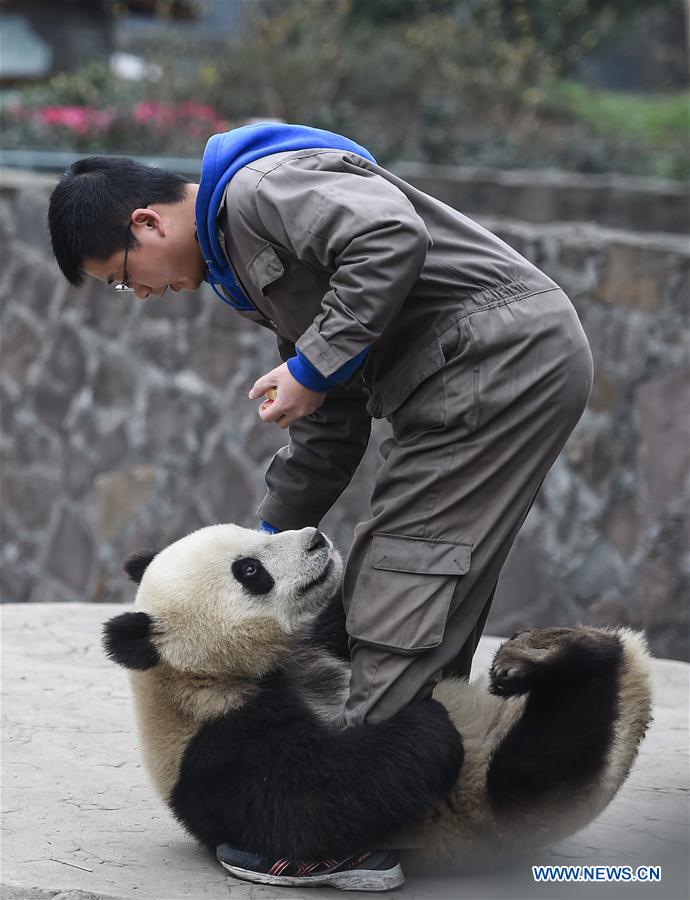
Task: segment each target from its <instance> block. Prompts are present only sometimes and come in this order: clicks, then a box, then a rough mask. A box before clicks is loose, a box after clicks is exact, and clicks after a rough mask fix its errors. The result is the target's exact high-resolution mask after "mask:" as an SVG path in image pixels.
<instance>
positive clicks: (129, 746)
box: [0, 604, 690, 900]
mask: <svg viewBox="0 0 690 900" xmlns="http://www.w3.org/2000/svg"><path fill="white" fill-rule="evenodd" d="M124 609H125V607H122V606H114V605H108V606H106V605H94V604H64V605H43V604H31V605H23V604H7V605H5V606H3V607H2V609H1V611H0V616H1V618H2V632H3V651H4V653H3V679H2V700H3V719H4V723H3V755H2V806H3V815H2V847H1V853H2V872H3V875H2V879H3V888H2V898H3V900H48V898H51V900H115V898H117V900H133V898H141V900H182V898H192V900H210V898H214V900H216V898H218V900H220V898H231V900H250V898H251V900H274V898H278V897H283V898H284V897H294V898H296V900H297V898H300V900H301V897H300V894H301V893H302V892H301V891H299V892H298V891H296V890H294V889H293V890H292V891H291V892H290V891H289V890H288V889H275V888H271V887H262V886H258V885H257V886H254V885H247V884H243V883H241V882H238V881H236V880H234V879H232V878H230V877H227V876H226V875H225V874H224V872H223V870H222V869H221V868H220V867H219V866H218V865H217V864H216V863H215V860H213V859H212V858H210V857H208V856H207V855H206V854H205V853H204V852H203V851H201V850H200V849H199V848H198V847H197V846H196V845H195V844H194V843H193V842H192V841H191V839H189V838H188V837H187V835H186V834H185V833H184V832H183V831H182V829H181V828H180V827H179V826H178V825H177V824H176V822H175V821H174V820H173V819H172V818H171V816H170V815H169V814H168V813H167V811H166V809H165V808H164V807H163V805H162V804H161V802H160V801H159V800H158V799H157V798H156V797H155V796H154V794H153V791H152V789H151V788H150V786H149V784H148V781H147V778H146V773H145V772H144V770H143V769H142V768H141V765H140V761H139V756H138V752H137V742H136V736H135V732H134V727H133V717H132V712H131V708H130V697H129V691H128V684H127V678H126V675H125V673H124V671H123V670H121V669H119V668H118V667H116V666H114V665H113V664H111V663H109V662H108V661H107V660H106V659H105V657H104V655H103V653H102V650H101V648H100V629H101V624H102V622H104V621H105V620H106V619H107V618H109V617H110V616H111V615H113V614H115V613H117V612H122V611H123V610H124ZM497 643H498V639H497V638H485V639H484V640H483V641H482V643H481V645H480V649H479V652H478V656H477V658H476V665H475V670H476V671H481V670H482V669H485V668H486V667H487V665H488V661H489V658H490V656H491V654H492V653H493V651H494V650H495V648H496V645H497ZM688 669H689V667H688V665H687V664H685V663H680V662H673V661H668V660H657V661H655V663H654V680H655V690H656V705H655V721H654V724H653V726H652V728H651V730H650V732H649V734H648V736H647V738H646V740H645V742H644V744H643V747H642V752H641V755H640V758H639V760H638V763H637V766H636V768H635V770H634V772H633V774H632V776H631V778H630V780H629V781H628V782H627V784H626V785H625V786H624V788H623V790H622V791H621V793H620V794H619V795H618V797H617V798H616V799H615V800H614V802H613V803H612V804H611V806H610V807H609V808H608V809H607V810H606V812H605V813H604V814H603V815H602V816H601V817H600V818H599V819H598V820H597V821H596V822H594V823H593V824H592V825H590V826H589V827H588V828H586V829H584V830H583V831H581V832H580V833H579V834H577V835H576V836H575V837H573V838H570V839H569V840H567V841H563V842H561V843H559V844H557V845H555V846H553V847H552V848H550V849H549V850H548V851H547V852H542V853H540V854H535V855H534V856H533V857H531V858H530V859H526V860H524V861H523V862H521V863H519V864H517V865H514V866H512V867H510V868H509V869H503V870H496V871H491V872H487V873H485V874H482V875H474V876H472V877H455V878H438V879H416V878H409V879H408V881H407V883H406V884H405V886H404V887H403V888H401V889H399V890H398V891H395V892H394V894H390V895H387V896H391V897H392V896H395V897H397V898H400V900H459V898H463V900H480V898H487V900H488V898H506V900H508V898H510V900H519V898H522V897H524V898H530V900H532V898H546V900H551V898H561V897H564V898H565V897H578V898H592V900H594V898H597V900H598V898H606V900H608V898H614V897H615V898H625V900H627V898H636V897H640V898H645V900H648V898H659V900H661V898H667V900H687V898H688V897H689V896H690V888H689V877H688V797H689V793H688V790H689V785H688V782H689V774H688V761H689V748H688ZM533 864H553V865H567V864H571V865H601V866H606V865H608V866H612V865H619V866H620V865H630V866H632V867H637V866H640V865H649V866H657V865H658V866H661V869H662V879H661V882H659V883H640V882H638V883H636V884H633V883H630V882H629V883H626V884H613V883H601V882H599V883H594V884H590V883H582V882H580V883H577V884H573V883H569V884H565V883H549V884H537V883H535V882H534V880H533V878H532V871H531V866H532V865H533ZM304 893H306V891H305V892H304ZM308 896H309V897H310V898H312V900H319V898H335V897H337V896H342V894H340V893H339V892H336V891H334V890H331V889H312V890H310V891H309V892H308ZM378 896H384V895H378Z"/></svg>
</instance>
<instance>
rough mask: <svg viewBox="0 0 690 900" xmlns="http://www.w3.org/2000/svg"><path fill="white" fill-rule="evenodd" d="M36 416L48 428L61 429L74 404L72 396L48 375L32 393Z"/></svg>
mask: <svg viewBox="0 0 690 900" xmlns="http://www.w3.org/2000/svg"><path fill="white" fill-rule="evenodd" d="M29 396H30V397H32V400H33V409H34V412H35V414H36V418H37V419H38V420H39V422H42V423H43V424H44V425H46V426H47V427H48V428H54V429H57V430H59V429H61V428H62V425H63V423H64V421H65V417H66V416H67V412H68V410H69V408H70V406H71V404H72V399H73V398H72V396H71V395H70V394H68V393H67V392H66V391H65V389H64V388H63V387H62V386H61V385H58V384H55V383H54V382H52V381H51V380H50V379H49V378H48V377H47V376H44V377H42V378H41V380H40V381H39V383H38V384H37V385H36V386H35V388H34V389H33V391H32V392H31V394H29Z"/></svg>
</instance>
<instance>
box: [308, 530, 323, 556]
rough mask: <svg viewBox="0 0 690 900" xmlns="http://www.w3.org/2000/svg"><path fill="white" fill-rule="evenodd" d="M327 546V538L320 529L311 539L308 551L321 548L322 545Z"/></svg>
mask: <svg viewBox="0 0 690 900" xmlns="http://www.w3.org/2000/svg"><path fill="white" fill-rule="evenodd" d="M325 546H326V538H325V536H324V535H323V534H321V532H320V531H318V529H317V530H316V531H315V532H314V534H313V535H312V538H311V541H310V542H309V546H308V547H307V551H309V550H320V549H321V548H322V547H325Z"/></svg>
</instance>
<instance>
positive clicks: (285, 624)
mask: <svg viewBox="0 0 690 900" xmlns="http://www.w3.org/2000/svg"><path fill="white" fill-rule="evenodd" d="M341 574H342V561H341V558H340V555H339V554H338V552H337V550H335V549H334V547H333V545H332V543H331V542H330V541H329V540H328V538H326V537H325V536H324V535H322V534H321V533H320V532H318V531H317V530H316V529H314V528H303V529H301V530H299V531H284V532H281V533H279V534H266V533H264V532H260V531H254V530H251V529H248V528H240V527H239V526H237V525H212V526H209V527H207V528H201V529H199V530H198V531H195V532H193V533H192V534H190V535H187V536H186V537H184V538H182V539H181V540H179V541H176V542H175V543H174V544H171V545H170V546H169V547H166V549H165V550H162V551H161V552H160V553H158V554H157V555H156V556H154V558H153V559H152V560H151V562H150V563H149V564H148V566H146V568H145V570H144V572H143V575H142V577H141V582H140V585H139V590H138V592H137V597H136V607H137V609H138V610H139V611H141V612H144V613H146V614H147V615H148V616H150V618H151V620H152V625H151V630H150V637H151V641H152V643H153V645H154V647H155V649H156V651H157V653H158V658H159V660H160V661H161V662H163V663H167V664H168V665H170V666H172V667H173V668H174V669H176V670H178V671H181V672H185V673H188V674H195V675H199V676H204V675H208V676H219V675H223V676H231V675H232V676H239V677H256V676H260V675H261V674H264V672H265V671H267V670H268V668H270V666H271V664H273V663H275V661H276V660H277V659H279V658H280V655H281V653H285V652H288V647H289V644H290V638H291V636H292V635H294V634H295V633H297V632H300V631H301V630H302V629H303V628H304V627H305V625H306V624H307V623H308V621H309V620H310V619H311V618H313V616H314V614H315V613H316V612H317V611H318V610H319V609H320V608H321V607H322V606H323V605H324V604H325V603H327V602H328V600H330V598H331V597H332V596H333V594H334V593H335V591H336V589H337V587H338V585H339V583H340V577H341Z"/></svg>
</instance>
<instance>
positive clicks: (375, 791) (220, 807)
mask: <svg viewBox="0 0 690 900" xmlns="http://www.w3.org/2000/svg"><path fill="white" fill-rule="evenodd" d="M126 568H127V570H128V571H129V573H130V575H131V577H132V578H133V579H134V580H135V581H138V582H140V584H139V589H138V591H137V597H136V607H137V611H136V612H128V613H123V614H121V615H119V616H116V617H115V618H114V619H111V620H110V622H108V623H107V624H106V626H105V636H104V642H105V647H106V651H107V652H108V654H109V655H110V656H111V658H112V659H114V660H115V661H116V662H118V663H119V664H121V665H124V666H126V667H127V668H129V669H130V670H131V679H132V687H133V693H134V697H135V702H136V707H137V716H138V722H139V729H140V734H141V740H142V750H143V753H144V759H145V763H146V765H147V768H148V770H149V772H150V773H151V775H152V777H153V780H154V783H155V784H156V787H157V789H158V791H159V793H160V794H161V796H162V797H163V799H164V800H165V801H166V803H167V804H168V805H169V807H170V809H171V810H172V812H173V813H174V814H175V816H176V817H177V818H178V820H179V821H180V822H181V823H182V824H183V825H184V826H185V828H186V829H187V830H188V831H189V832H190V833H191V834H192V835H194V837H196V838H197V839H198V840H199V841H201V842H202V843H203V844H204V845H205V846H206V847H208V848H209V850H211V851H214V850H215V848H216V846H217V845H219V844H222V843H225V842H227V843H230V844H231V845H233V846H234V847H237V848H241V849H245V850H248V851H252V852H256V853H260V854H261V855H263V856H274V857H288V858H298V859H309V858H311V859H314V858H322V857H333V856H343V855H345V854H348V853H354V852H357V851H358V850H361V849H370V848H373V847H375V846H376V845H377V844H380V843H381V842H382V841H385V840H387V839H388V838H390V836H391V834H393V833H397V832H399V831H401V830H402V829H405V828H408V827H410V826H412V825H416V829H417V833H421V834H422V835H423V837H424V847H423V849H421V850H417V851H409V852H408V853H407V863H408V864H418V865H420V866H422V867H423V866H424V865H425V864H435V865H437V864H439V863H445V864H449V865H452V866H470V865H475V864H477V863H481V862H482V859H483V858H486V859H491V860H492V861H496V859H497V858H498V857H499V856H507V855H512V854H513V853H515V852H519V851H521V850H526V849H528V848H533V847H536V846H539V845H543V844H546V843H551V842H553V841H555V840H558V839H559V838H561V837H564V836H565V835H567V834H570V833H572V832H573V831H575V830H577V829H578V828H580V827H582V826H583V825H585V824H586V823H587V822H589V821H590V820H591V819H592V818H593V817H594V816H595V815H597V814H598V813H599V812H600V811H601V810H602V809H603V808H604V807H605V806H606V805H607V803H608V802H609V801H610V800H611V798H612V797H613V796H614V795H615V793H616V791H617V790H618V788H619V787H620V785H621V784H622V783H623V781H624V780H625V778H626V776H627V774H628V772H629V771H630V767H631V765H632V763H633V761H634V759H635V756H636V754H637V749H638V745H639V742H640V741H641V739H642V737H643V735H644V732H645V730H646V728H647V726H648V723H649V721H650V715H651V691H650V673H649V660H648V655H647V652H646V648H645V645H644V642H643V640H642V638H641V637H640V636H639V635H637V634H635V633H634V632H631V631H629V630H627V629H616V630H609V629H602V628H591V627H574V628H552V629H548V628H547V629H534V630H530V631H527V632H522V633H520V634H518V635H516V636H515V637H514V638H513V639H511V640H510V641H508V642H506V643H505V644H503V646H502V647H501V648H500V649H499V651H498V652H497V654H496V656H495V658H494V661H493V664H492V667H491V671H490V686H489V687H490V689H489V690H487V688H486V686H485V685H484V684H480V683H477V682H472V683H468V682H467V681H463V680H456V679H451V678H448V679H444V680H443V681H442V682H441V683H440V684H439V685H438V686H437V688H436V690H435V692H434V698H435V699H433V700H425V701H422V702H419V703H415V704H413V705H412V706H410V707H408V708H407V709H404V710H402V711H401V712H400V713H398V714H397V715H395V716H393V717H392V718H390V719H388V720H387V721H385V722H381V723H377V724H373V725H364V726H362V727H359V728H356V729H344V728H343V726H342V713H343V707H344V703H345V700H346V697H347V693H348V684H349V665H348V645H347V635H346V632H345V620H344V615H343V612H342V606H341V604H340V602H339V598H338V596H337V593H338V592H337V589H338V586H339V583H340V575H341V569H342V565H341V561H340V557H339V556H338V554H337V551H335V550H334V549H333V547H332V545H331V544H330V542H329V541H328V540H327V539H325V538H324V537H323V536H322V535H321V534H320V533H319V532H317V531H316V530H315V529H313V528H305V529H302V530H301V531H288V532H282V533H280V534H277V535H268V534H265V533H263V532H258V531H252V530H249V529H244V528H239V527H238V526H234V525H216V526H210V527H208V528H203V529H200V530H199V531H196V532H194V533H193V534H191V535H188V536H187V537H185V538H183V539H182V540H180V541H177V542H176V543H174V544H172V545H171V546H170V547H168V548H166V549H165V550H163V551H161V552H160V553H158V554H155V555H154V554H148V555H147V554H139V555H137V557H135V558H132V560H130V561H129V563H128V564H127V565H126Z"/></svg>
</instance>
